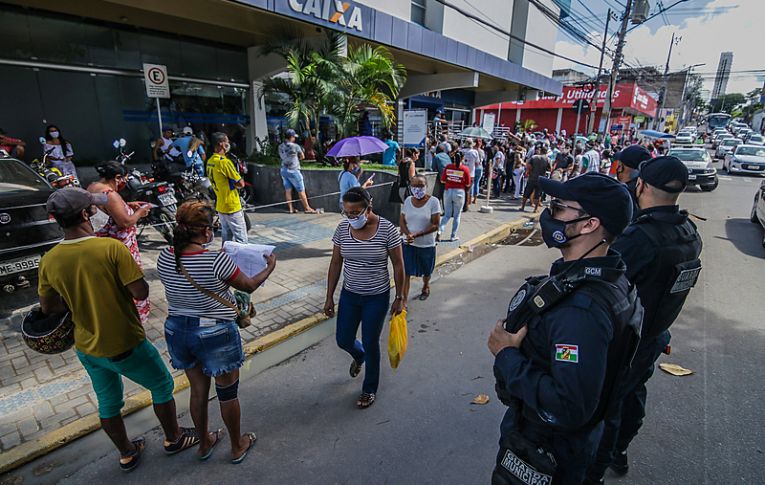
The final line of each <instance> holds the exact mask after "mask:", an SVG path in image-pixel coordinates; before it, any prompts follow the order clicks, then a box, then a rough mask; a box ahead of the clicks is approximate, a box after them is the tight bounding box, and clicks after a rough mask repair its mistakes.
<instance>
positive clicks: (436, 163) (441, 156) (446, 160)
mask: <svg viewBox="0 0 765 485" xmlns="http://www.w3.org/2000/svg"><path fill="white" fill-rule="evenodd" d="M450 163H452V159H451V158H450V157H449V155H447V154H446V153H445V152H441V153H436V156H435V157H433V169H434V170H435V171H436V172H438V180H441V173H442V172H443V171H444V169H445V168H446V166H447V165H449V164H450Z"/></svg>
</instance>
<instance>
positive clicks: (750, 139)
mask: <svg viewBox="0 0 765 485" xmlns="http://www.w3.org/2000/svg"><path fill="white" fill-rule="evenodd" d="M762 140H765V138H763V137H761V136H760V135H754V136H750V137H749V141H762Z"/></svg>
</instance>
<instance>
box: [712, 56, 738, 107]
mask: <svg viewBox="0 0 765 485" xmlns="http://www.w3.org/2000/svg"><path fill="white" fill-rule="evenodd" d="M731 64H733V53H732V52H723V53H721V54H720V63H719V64H718V65H717V75H715V85H714V87H713V88H712V100H713V101H714V100H715V99H719V98H721V97H723V96H725V90H726V89H727V87H728V77H730V66H731Z"/></svg>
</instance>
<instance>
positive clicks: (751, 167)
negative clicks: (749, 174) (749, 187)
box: [744, 165, 761, 170]
mask: <svg viewBox="0 0 765 485" xmlns="http://www.w3.org/2000/svg"><path fill="white" fill-rule="evenodd" d="M744 168H746V169H747V170H760V168H761V167H760V166H759V165H747V166H746V167H744Z"/></svg>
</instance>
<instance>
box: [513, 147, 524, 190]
mask: <svg viewBox="0 0 765 485" xmlns="http://www.w3.org/2000/svg"><path fill="white" fill-rule="evenodd" d="M516 148H520V147H516ZM521 150H522V149H521ZM525 174H526V167H525V166H524V164H523V152H521V151H520V150H513V184H514V185H515V191H514V192H513V200H517V199H519V198H520V197H521V194H522V193H523V183H524V181H525Z"/></svg>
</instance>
